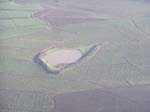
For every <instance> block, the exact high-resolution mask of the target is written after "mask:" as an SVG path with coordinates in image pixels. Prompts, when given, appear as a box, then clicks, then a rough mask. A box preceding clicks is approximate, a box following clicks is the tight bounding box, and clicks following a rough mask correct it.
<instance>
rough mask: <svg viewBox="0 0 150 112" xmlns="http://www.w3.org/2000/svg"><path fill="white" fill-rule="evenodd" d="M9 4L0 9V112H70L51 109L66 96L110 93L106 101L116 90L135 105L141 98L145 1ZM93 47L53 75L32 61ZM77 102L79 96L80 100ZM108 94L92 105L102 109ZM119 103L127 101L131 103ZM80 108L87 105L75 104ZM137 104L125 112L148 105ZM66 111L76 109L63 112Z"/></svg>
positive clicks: (147, 42) (148, 28) (149, 40)
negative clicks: (50, 50) (88, 55)
mask: <svg viewBox="0 0 150 112" xmlns="http://www.w3.org/2000/svg"><path fill="white" fill-rule="evenodd" d="M16 1H17V3H18V4H16V3H15V2H13V1H8V2H7V1H0V111H2V112H8V111H9V110H10V111H11V112H19V111H22V112H33V111H34V112H49V111H50V110H51V109H52V112H53V111H55V112H74V111H73V110H68V109H69V108H67V107H68V106H69V104H68V105H67V103H66V105H65V104H63V105H62V108H64V107H65V109H67V110H66V111H65V110H62V111H60V109H59V108H60V107H59V106H60V104H59V102H64V101H65V99H66V97H70V96H71V95H70V94H69V95H68V93H71V94H72V92H79V91H85V90H88V91H89V92H87V93H91V94H92V96H93V95H95V92H94V91H93V92H90V90H93V89H94V90H95V89H99V91H105V89H104V88H106V90H108V88H112V89H113V91H112V89H110V91H111V92H112V93H113V92H114V91H115V90H116V91H117V90H118V91H119V89H118V88H117V87H121V88H123V91H124V93H126V94H131V93H133V94H134V95H133V96H135V97H136V96H141V95H143V94H144V95H145V96H147V97H148V96H149V95H148V94H149V93H150V91H149V90H150V89H149V82H150V75H149V74H150V70H149V67H150V59H149V57H150V49H149V48H150V37H149V36H150V7H149V5H150V1H149V0H56V1H54V0H16ZM95 43H102V44H103V46H102V48H101V49H100V50H99V52H98V54H97V55H96V56H95V57H94V58H93V59H92V60H91V61H89V62H85V63H83V64H80V65H78V66H76V67H74V68H73V69H71V70H68V71H66V72H64V73H61V74H58V75H52V74H47V73H46V72H45V71H44V70H43V68H42V67H41V66H39V65H37V64H36V63H35V62H34V61H33V57H34V56H35V55H36V54H37V53H38V52H40V51H41V50H42V49H45V48H47V47H55V46H57V47H58V46H59V47H62V46H64V47H72V46H78V45H91V44H95ZM145 84H147V86H145ZM126 86H127V87H126ZM135 86H136V87H137V88H138V89H133V90H135V91H137V92H135V91H133V92H132V91H130V89H132V88H135ZM139 86H140V87H139ZM100 88H101V89H100ZM139 88H144V89H139ZM145 88H146V89H145ZM29 91H30V92H29ZM142 91H143V92H142ZM66 93H67V94H66ZM98 93H99V92H98ZM106 93H107V92H106ZM57 94H66V95H65V98H62V99H63V100H59V97H58V98H57V96H56V107H57V102H58V110H57V108H54V107H53V106H55V103H54V102H53V100H52V99H53V98H54V96H55V95H57ZM73 94H74V93H73ZM78 94H79V96H80V92H79V93H78ZM81 94H82V93H81ZM85 94H86V93H85ZM109 94H110V95H109V96H107V95H106V96H104V100H103V101H99V100H98V102H99V104H102V103H104V102H105V97H110V99H111V98H114V99H115V98H116V95H115V96H114V95H113V94H111V93H109ZM115 94H116V93H115ZM139 94H140V95H139ZM6 95H7V96H8V97H6ZM67 95H68V96H67ZM117 95H118V96H119V97H121V99H122V96H120V95H123V93H120V92H118V93H117ZM4 96H5V97H4ZM81 96H82V95H81ZM84 96H85V95H83V98H84ZM87 96H88V95H87ZM118 96H117V97H118ZM133 96H132V97H133ZM62 97H63V95H62ZM73 97H74V95H73ZM100 97H102V96H101V94H100V95H99V96H98V98H100ZM127 97H128V99H129V100H130V99H131V96H127ZM77 98H78V97H76V95H75V99H77ZM25 99H26V100H25ZM57 99H58V101H57ZM60 99H61V98H60ZM85 99H87V97H86V96H85ZM92 99H93V98H92ZM135 99H136V98H135ZM135 99H134V101H135V102H136V100H135ZM147 99H148V98H147ZM11 101H13V102H11ZM107 101H108V103H109V101H110V102H115V100H107ZM119 101H120V100H119ZM41 102H42V103H41ZM66 102H69V101H67V100H66ZM81 102H87V101H86V100H84V99H82V100H81ZM93 102H94V103H95V101H93ZM121 102H122V101H121ZM123 102H124V100H123ZM128 102H130V101H125V103H122V104H123V106H122V105H119V104H120V103H119V104H118V103H116V104H112V103H110V104H108V103H107V102H106V103H104V104H106V105H110V107H111V106H118V108H119V109H120V110H121V112H122V111H123V112H124V110H123V109H122V108H125V107H124V106H125V105H126V104H128ZM137 102H138V104H137V105H136V103H134V104H133V106H132V105H127V107H126V108H127V110H125V112H137V111H136V110H134V109H138V110H140V109H139V108H140V106H141V109H143V110H141V111H142V112H149V110H150V108H149V107H148V106H144V105H149V101H148V100H146V99H144V97H141V100H138V101H137ZM130 103H131V102H130ZM130 103H129V104H130ZM29 104H30V105H29ZM49 105H52V106H49ZM74 105H76V102H74V103H73V104H72V105H71V106H74ZM87 105H90V104H87ZM84 106H85V105H83V106H82V107H81V108H79V109H81V110H78V112H87V111H84V110H83V111H82V109H83V107H84ZM89 107H90V106H89ZM134 107H135V108H134ZM73 108H76V106H75V107H72V109H73ZM77 108H78V105H77ZM102 108H103V107H102ZM112 108H113V107H112ZM112 108H110V109H112ZM55 109H56V110H55ZM91 109H95V110H91V111H92V112H99V111H100V112H105V111H107V110H105V109H103V110H96V107H91ZM119 109H118V110H119ZM128 109H131V110H130V111H129V110H128ZM118 110H117V109H116V110H114V111H116V112H117V111H118ZM10 111H9V112H10ZM108 112H109V111H108ZM119 112H120V111H119Z"/></svg>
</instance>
